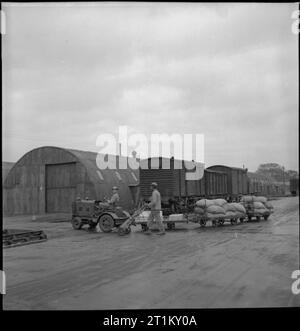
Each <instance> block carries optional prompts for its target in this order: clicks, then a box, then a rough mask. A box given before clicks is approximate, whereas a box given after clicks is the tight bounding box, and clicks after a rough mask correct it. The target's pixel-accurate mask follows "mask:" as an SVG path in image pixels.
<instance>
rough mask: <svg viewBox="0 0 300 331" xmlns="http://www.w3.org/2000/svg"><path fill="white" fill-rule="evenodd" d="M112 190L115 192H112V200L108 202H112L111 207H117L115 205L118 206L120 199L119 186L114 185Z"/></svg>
mask: <svg viewBox="0 0 300 331" xmlns="http://www.w3.org/2000/svg"><path fill="white" fill-rule="evenodd" d="M112 192H113V194H112V196H111V198H110V200H108V201H107V202H108V203H109V204H110V206H111V207H113V208H115V207H117V205H118V203H119V201H120V197H119V194H118V188H117V186H114V187H113V188H112Z"/></svg>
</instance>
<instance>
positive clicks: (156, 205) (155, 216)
mask: <svg viewBox="0 0 300 331" xmlns="http://www.w3.org/2000/svg"><path fill="white" fill-rule="evenodd" d="M150 187H151V190H152V196H151V202H150V203H149V204H148V206H149V207H150V208H151V213H150V215H149V219H148V223H147V228H148V229H147V231H146V232H145V234H151V229H150V225H151V224H152V223H153V222H156V223H157V225H158V229H159V232H158V233H157V234H158V235H162V234H165V227H164V224H163V222H162V219H161V216H160V211H161V198H160V193H159V191H158V190H157V183H152V184H151V186H150Z"/></svg>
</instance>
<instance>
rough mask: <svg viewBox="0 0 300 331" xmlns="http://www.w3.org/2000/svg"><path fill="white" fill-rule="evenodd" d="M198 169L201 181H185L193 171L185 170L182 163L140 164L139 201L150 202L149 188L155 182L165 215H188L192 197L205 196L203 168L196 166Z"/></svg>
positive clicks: (161, 160)
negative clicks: (184, 213)
mask: <svg viewBox="0 0 300 331" xmlns="http://www.w3.org/2000/svg"><path fill="white" fill-rule="evenodd" d="M194 164H195V163H194ZM197 166H198V167H199V168H200V169H201V178H200V179H195V180H188V179H187V174H188V173H189V172H194V171H195V170H189V169H187V168H186V166H185V163H184V161H182V160H176V159H174V158H170V159H168V158H163V157H156V158H148V159H145V160H141V161H140V173H139V177H140V183H139V195H140V199H141V200H146V201H147V200H149V197H150V196H151V189H150V184H151V183H152V182H156V183H157V184H158V189H159V191H160V194H161V199H162V209H163V213H164V214H168V213H171V212H172V213H174V212H178V213H180V212H186V211H188V210H189V208H191V206H192V205H193V201H194V200H193V198H194V197H202V196H203V197H204V196H205V189H206V187H205V181H204V165H202V164H199V163H198V164H197ZM180 167H181V169H179V168H180Z"/></svg>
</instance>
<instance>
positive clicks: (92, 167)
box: [67, 149, 139, 191]
mask: <svg viewBox="0 0 300 331" xmlns="http://www.w3.org/2000/svg"><path fill="white" fill-rule="evenodd" d="M67 151H68V152H70V153H72V154H73V155H74V156H75V157H76V158H77V159H78V160H79V162H80V163H81V164H83V165H84V167H85V168H86V170H87V173H88V176H89V178H90V180H91V181H92V182H93V183H94V185H96V189H97V191H98V190H100V188H102V185H103V183H109V184H110V185H111V186H114V185H117V186H118V185H119V184H120V182H121V183H124V184H126V185H127V186H136V185H138V180H139V171H138V170H133V169H130V168H129V167H128V168H127V169H120V168H119V162H120V160H123V161H125V162H126V164H128V163H127V161H128V158H127V157H124V156H118V155H107V154H106V155H105V156H106V157H107V156H113V157H115V158H116V166H117V167H116V169H105V170H100V169H99V168H98V166H97V156H98V155H99V154H98V153H96V152H89V151H80V150H76V149H67ZM101 155H102V156H103V157H104V154H101ZM99 185H100V186H101V187H100V186H99Z"/></svg>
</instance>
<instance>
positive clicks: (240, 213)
mask: <svg viewBox="0 0 300 331" xmlns="http://www.w3.org/2000/svg"><path fill="white" fill-rule="evenodd" d="M230 205H232V206H234V208H235V212H236V217H237V218H245V217H246V209H245V207H244V206H243V205H242V204H241V203H239V202H232V203H230Z"/></svg>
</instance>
